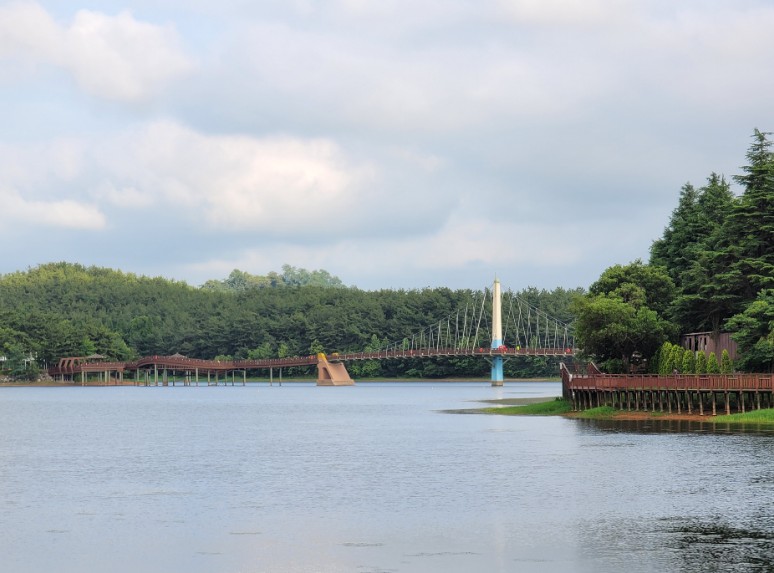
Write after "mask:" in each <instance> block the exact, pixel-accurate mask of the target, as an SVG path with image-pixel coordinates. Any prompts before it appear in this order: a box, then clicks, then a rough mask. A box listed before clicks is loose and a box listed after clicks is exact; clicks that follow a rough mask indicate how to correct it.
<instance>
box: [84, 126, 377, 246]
mask: <svg viewBox="0 0 774 573" xmlns="http://www.w3.org/2000/svg"><path fill="white" fill-rule="evenodd" d="M95 154H96V157H97V161H98V162H99V163H100V164H101V166H102V169H103V170H104V177H105V179H106V181H105V183H104V184H103V186H102V188H101V189H99V190H98V191H97V195H98V196H99V197H101V198H103V199H105V200H107V201H110V202H111V203H113V204H115V205H119V206H121V207H131V206H136V207H139V208H146V207H148V206H150V205H156V206H161V207H163V208H170V209H174V211H175V212H176V213H177V214H178V216H183V217H186V218H187V219H188V220H193V221H198V222H200V223H204V224H205V225H206V226H207V227H208V228H209V229H210V230H213V231H215V230H217V231H227V232H229V231H230V232H251V231H252V232H259V233H279V234H293V233H295V232H296V231H295V229H304V228H306V227H308V226H309V225H316V226H319V227H321V228H326V227H327V228H328V229H329V231H328V232H331V233H336V232H338V231H337V227H338V225H337V213H339V212H340V211H341V209H342V208H343V207H346V208H347V209H348V210H352V209H355V210H357V208H358V207H359V206H362V204H363V201H364V200H367V196H368V193H369V191H368V188H367V183H368V182H369V181H371V180H372V179H373V177H374V173H373V168H372V167H371V166H369V165H368V164H367V163H362V164H355V163H353V162H352V161H351V160H350V159H349V158H348V157H347V154H346V153H345V152H344V151H343V150H342V149H341V148H340V147H339V145H337V144H336V143H335V142H334V141H332V140H330V139H325V138H315V139H306V138H298V137H291V136H282V135H277V136H266V137H260V138H258V137H250V136H239V135H208V134H203V133H200V132H197V131H194V130H192V129H190V128H187V127H184V126H182V125H180V124H178V123H175V122H169V121H160V122H153V123H151V124H148V125H146V126H144V127H143V128H142V129H139V130H135V131H133V132H132V133H129V134H127V135H125V136H124V137H122V138H119V139H117V140H116V141H114V142H113V143H112V144H108V145H106V146H103V147H102V148H101V149H99V150H95ZM122 190H127V191H126V192H122Z"/></svg>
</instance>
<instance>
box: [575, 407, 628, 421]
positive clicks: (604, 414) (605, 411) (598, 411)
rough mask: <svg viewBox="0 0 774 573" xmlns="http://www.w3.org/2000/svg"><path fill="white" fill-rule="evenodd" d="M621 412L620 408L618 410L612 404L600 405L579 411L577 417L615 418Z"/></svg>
mask: <svg viewBox="0 0 774 573" xmlns="http://www.w3.org/2000/svg"><path fill="white" fill-rule="evenodd" d="M619 412H620V410H617V409H615V408H613V407H612V406H598V407H596V408H589V409H588V410H583V411H582V412H579V413H578V414H577V416H576V417H578V418H584V419H589V420H599V419H608V418H615V416H616V415H617V414H618V413H619Z"/></svg>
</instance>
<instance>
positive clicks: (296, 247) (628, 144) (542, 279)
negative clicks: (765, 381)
mask: <svg viewBox="0 0 774 573" xmlns="http://www.w3.org/2000/svg"><path fill="white" fill-rule="evenodd" d="M771 30H774V2H771V1H770V0H758V1H756V0H727V1H719V0H682V1H681V2H674V1H672V0H411V1H404V0H380V1H378V2H376V1H365V0H330V1H326V2H323V1H315V0H276V1H275V0H219V1H218V2H212V1H209V0H207V1H205V0H123V1H113V0H101V1H84V0H81V1H70V0H56V1H42V0H39V1H28V0H21V1H11V2H7V1H1V0H0V274H6V273H10V272H15V271H23V270H25V269H27V268H30V267H34V266H37V265H39V264H43V263H46V262H55V261H69V262H74V263H81V264H84V265H97V266H103V267H110V268H115V269H120V270H122V271H125V272H131V273H135V274H139V275H148V276H164V277H168V278H172V279H176V280H183V281H186V282H188V283H190V284H192V285H199V284H202V283H203V282H204V281H206V280H208V279H222V278H225V277H226V276H228V274H229V273H230V272H231V270H233V269H240V270H242V271H246V272H249V273H251V274H258V275H265V274H267V273H269V272H270V271H281V267H282V265H283V264H289V265H292V266H294V267H303V268H306V269H309V270H313V269H325V270H327V271H329V272H330V273H332V274H334V275H336V276H338V277H340V278H341V280H342V281H343V282H344V283H345V284H347V285H352V286H357V287H359V288H363V289H369V290H372V289H382V288H393V289H415V288H424V287H442V286H446V287H450V288H453V289H457V288H472V289H480V288H484V287H485V286H487V285H488V284H491V282H492V280H493V278H494V277H495V276H497V277H499V278H500V280H501V282H502V283H503V286H504V287H505V288H510V289H513V290H520V289H523V288H526V287H530V286H534V287H538V288H545V289H553V288H555V287H565V288H575V287H578V286H580V287H588V286H589V285H590V284H591V283H592V282H593V281H594V280H595V279H596V278H598V277H599V275H600V273H601V272H602V271H603V270H604V269H606V268H607V267H609V266H611V265H614V264H626V263H628V262H631V261H633V260H635V259H637V258H640V259H643V260H647V258H648V254H649V248H650V245H651V243H652V242H653V241H654V240H655V239H657V238H659V237H660V236H661V234H662V232H663V229H664V227H665V226H666V225H667V224H668V221H669V216H670V213H671V212H672V210H673V209H674V208H675V206H676V205H677V199H678V195H679V192H680V188H681V187H682V186H683V185H684V184H685V183H687V182H691V183H693V184H694V185H696V186H701V185H702V184H703V183H704V182H705V181H706V178H707V177H708V176H709V175H710V174H711V173H712V172H717V173H719V174H722V175H725V176H726V177H727V178H729V179H730V178H731V177H733V176H734V175H738V174H740V173H741V172H742V171H741V166H743V165H744V164H745V162H746V159H745V153H746V151H747V149H748V147H749V145H750V143H751V142H752V139H751V136H752V133H753V130H754V129H755V128H758V129H761V130H762V131H772V130H774V74H772V73H771V61H772V57H774V34H772V33H771ZM734 190H735V192H736V193H740V192H741V190H740V189H738V188H737V187H734Z"/></svg>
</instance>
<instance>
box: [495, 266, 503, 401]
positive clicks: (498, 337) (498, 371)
mask: <svg viewBox="0 0 774 573" xmlns="http://www.w3.org/2000/svg"><path fill="white" fill-rule="evenodd" d="M502 345H503V319H502V296H501V294H500V281H499V280H498V279H495V282H494V287H493V288H492V349H498V348H500V347H501V346H502ZM503 379H504V377H503V357H502V356H499V355H498V356H493V357H492V386H502V385H503Z"/></svg>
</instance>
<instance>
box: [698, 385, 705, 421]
mask: <svg viewBox="0 0 774 573" xmlns="http://www.w3.org/2000/svg"><path fill="white" fill-rule="evenodd" d="M698 395H699V416H703V415H704V400H702V395H701V390H699V392H698Z"/></svg>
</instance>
